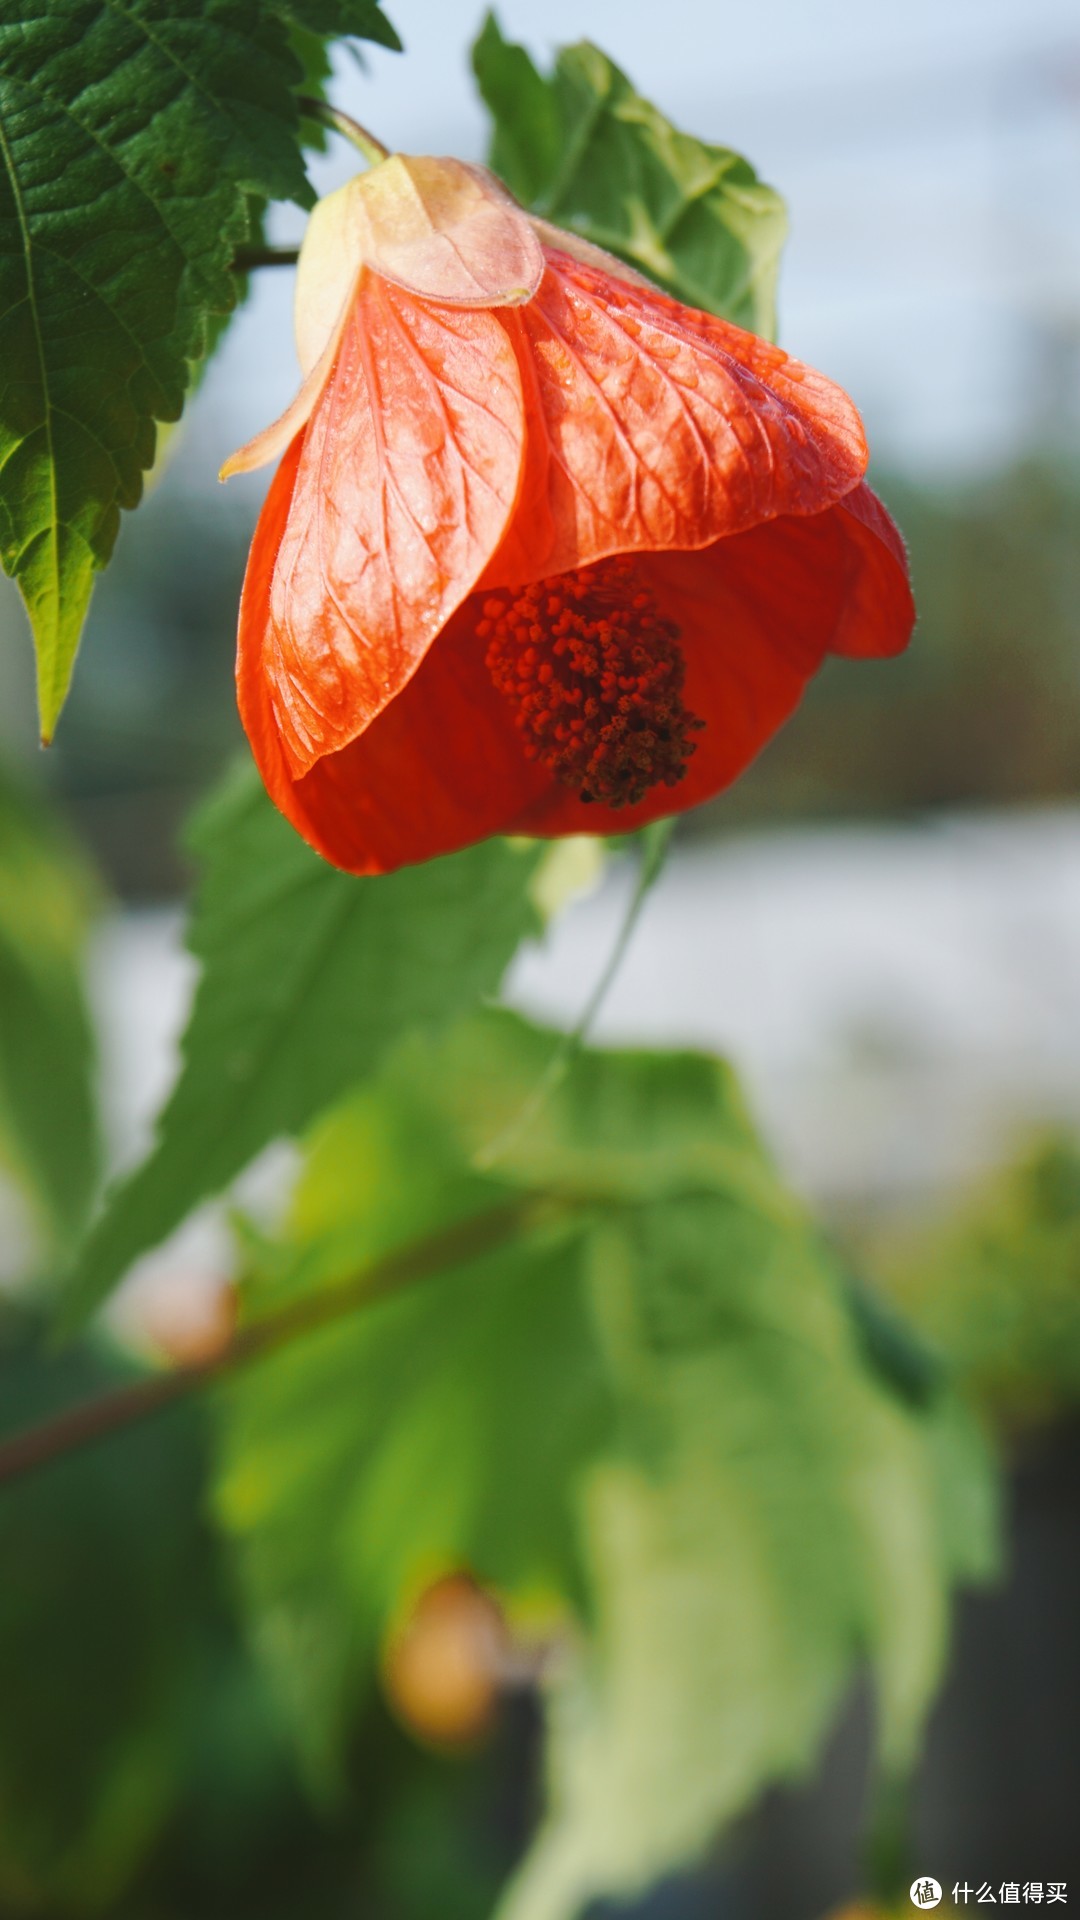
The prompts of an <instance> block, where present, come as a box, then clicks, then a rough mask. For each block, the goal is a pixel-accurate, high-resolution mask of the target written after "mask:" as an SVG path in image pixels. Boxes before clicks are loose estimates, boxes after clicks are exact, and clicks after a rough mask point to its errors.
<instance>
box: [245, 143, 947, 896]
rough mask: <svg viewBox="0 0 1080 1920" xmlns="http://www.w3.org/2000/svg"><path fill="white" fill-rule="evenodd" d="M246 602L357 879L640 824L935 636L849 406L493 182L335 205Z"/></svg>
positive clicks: (323, 222)
mask: <svg viewBox="0 0 1080 1920" xmlns="http://www.w3.org/2000/svg"><path fill="white" fill-rule="evenodd" d="M297 341H298V347H299V352H300V359H301V365H302V367H303V369H304V372H305V375H306V378H305V382H304V385H303V387H302V389H301V392H300V394H299V395H298V397H297V400H296V401H295V402H294V404H293V406H292V407H291V408H290V409H289V411H288V413H286V414H285V415H284V416H283V417H282V419H281V420H280V421H278V422H277V423H276V424H275V425H274V426H273V427H271V428H268V429H267V431H266V433H264V434H262V435H260V436H259V438H258V439H257V440H256V441H253V442H252V443H251V445H250V446H248V447H246V448H243V449H241V451H240V453H238V454H236V455H234V457H233V459H232V460H231V461H230V462H229V463H228V465H227V467H226V468H225V469H224V470H223V472H224V473H225V474H228V473H230V472H237V471H241V470H244V469H246V468H249V467H252V466H256V465H258V464H261V463H262V462H263V461H265V460H268V459H270V458H273V457H274V456H275V455H277V454H279V453H281V452H282V451H284V458H283V459H282V461H281V464H280V466H279V468H278V471H277V475H276V477H275V479H274V483H273V485H272V487H271V489H270V494H269V497H268V499H267V501H266V504H265V506H264V508H263V511H262V515H261V517H260V520H259V524H258V528H257V530H256V533H255V538H254V541H253V543H252V549H251V557H250V560H249V564H248V570H247V578H246V580H245V583H244V592H243V599H242V603H241V609H240V634H239V653H238V662H237V684H238V689H239V701H240V712H241V715H242V718H243V722H244V726H245V728H246V729H247V733H248V737H249V739H250V741H251V745H252V749H253V751H254V754H255V758H256V760H257V761H258V764H259V767H260V770H261V772H262V776H263V779H264V781H265V783H266V786H267V789H268V791H269V793H270V794H271V796H272V798H273V799H274V800H275V801H276V803H277V805H278V806H279V807H280V808H281V810H282V812H283V813H285V814H286V815H287V816H288V818H289V819H290V820H291V821H292V823H293V825H294V826H295V827H297V828H298V829H299V831H300V832H301V833H302V834H303V835H304V836H305V837H306V838H307V839H308V840H309V841H310V842H311V844H312V845H313V846H315V847H317V848H318V849H319V851H320V852H321V853H323V854H324V855H325V856H326V858H327V859H329V860H331V861H333V862H334V863H335V865H337V866H341V867H346V868H349V869H351V870H353V871H354V872H357V873H380V872H387V871H389V870H391V869H393V868H395V867H399V866H402V865H404V864H406V863H408V862H410V861H415V860H425V859H428V858H429V857H430V856H432V855H434V854H441V853H447V852H450V851H451V850H453V849H454V848H457V847H462V846H465V845H468V844H469V843H471V842H473V841H475V840H480V839H483V838H485V837H486V836H487V835H489V834H494V833H521V834H540V835H546V834H566V833H576V832H601V833H606V832H614V831H625V830H627V829H630V828H634V827H640V826H642V825H644V824H645V823H646V822H647V821H649V820H654V819H656V818H657V817H658V816H660V815H663V814H668V813H675V812H681V811H682V810H683V809H685V808H687V807H692V806H695V805H697V803H698V802H699V801H702V800H705V799H707V798H708V797H709V796H710V795H711V794H714V793H716V792H717V791H718V790H719V789H720V788H722V787H725V786H727V784H728V783H729V782H730V781H732V780H733V779H735V777H736V775H737V774H739V773H740V772H741V771H742V769H743V768H744V767H745V766H746V765H747V763H748V762H749V761H750V760H751V759H752V758H753V756H754V755H755V754H756V753H757V752H758V750H759V749H760V748H761V746H762V745H763V744H764V743H765V741H766V740H768V739H769V737H770V736H771V735H772V734H773V733H774V732H775V731H776V729H777V728H778V727H779V726H780V725H781V724H782V723H783V721H784V720H785V719H786V718H787V716H788V715H789V714H790V713H791V712H792V710H793V708H794V707H795V705H796V703H797V702H798V700H799V697H800V695H801V693H802V691H803V688H804V686H805V684H806V682H807V680H808V679H809V678H810V676H811V675H812V674H813V673H814V672H816V670H817V668H818V667H819V666H820V665H821V663H822V660H823V659H824V657H825V655H826V654H827V653H840V654H847V655H854V656H870V655H885V654H892V653H896V652H898V651H899V650H900V649H901V648H902V647H904V646H905V644H906V642H907V640H908V637H909V635H910V631H911V625H912V621H913V618H914V610H913V607H912V601H911V593H910V588H909V585H908V577H907V567H906V564H905V558H904V549H903V545H902V542H901V540H900V537H899V534H898V533H897V531H896V528H895V527H894V525H893V523H892V521H891V520H890V518H889V516H888V514H887V513H886V512H885V509H884V508H883V507H882V506H881V504H880V502H879V501H878V500H877V499H876V497H875V496H874V494H873V493H871V491H870V489H869V488H868V487H867V486H866V485H864V484H863V479H862V476H863V473H864V471H865V467H866V460H867V450H866V443H865V440H864V438H863V432H862V427H861V423H860V421H859V417H858V414H857V413H856V411H855V408H854V406H853V405H852V403H851V401H850V400H849V399H848V398H847V396H846V394H844V393H843V392H842V391H841V390H840V389H839V388H838V387H836V386H834V385H833V384H832V383H831V382H830V381H828V380H826V379H824V378H823V377H822V376H821V375H820V374H818V373H814V372H812V371H811V370H810V369H809V368H808V367H805V366H802V365H801V364H800V363H799V362H798V361H796V360H791V359H789V358H788V356H787V354H785V353H782V352H781V351H780V349H779V348H777V347H774V346H770V345H769V344H768V343H767V342H766V341H764V340H760V339H757V338H756V337H755V336H754V335H752V334H748V333H744V332H742V331H741V329H739V328H737V327H733V326H729V325H728V324H727V323H726V322H725V321H723V320H718V319H715V318H714V317H713V316H712V315H710V314H706V313H700V312H697V311H695V310H693V309H691V308H688V307H684V306H681V305H680V304H679V303H678V302H677V301H675V300H672V299H670V298H669V297H668V296H667V295H666V294H664V293H661V292H659V291H658V290H657V289H656V288H655V287H653V286H652V285H651V284H650V283H648V282H646V281H644V280H642V279H641V278H640V277H639V276H638V275H636V274H634V273H633V272H632V271H631V269H629V268H628V267H625V266H624V265H623V264H622V263H621V262H619V261H616V260H614V259H612V258H610V257H609V256H608V255H607V254H604V253H601V252H600V251H599V250H598V249H597V248H594V247H590V246H587V245H586V244H584V243H583V242H581V241H579V240H578V239H576V238H575V237H574V236H572V235H570V234H567V233H562V232H560V231H558V230H557V229H555V228H552V227H548V226H547V225H546V224H545V223H543V222H541V221H538V220H533V219H531V218H530V217H529V216H528V215H526V214H525V213H524V212H523V211H522V209H521V208H520V207H519V206H518V205H517V203H516V202H515V201H513V200H512V199H511V198H510V197H509V195H508V194H507V193H506V192H505V191H504V189H503V188H502V187H501V186H500V185H499V184H498V182H497V181H495V179H494V178H493V177H492V176H491V175H489V174H487V173H486V172H485V171H484V170H483V169H481V168H473V167H466V166H464V165H462V164H461V163H460V162H457V161H453V160H415V159H414V160H408V159H404V158H403V157H401V156H395V157H394V158H392V159H389V160H386V161H384V162H382V163H381V164H380V165H379V166H377V167H375V168H374V169H373V170H372V171H371V172H370V173H368V174H365V175H362V176H361V177H360V178H359V179H357V180H355V181H352V182H350V184H349V185H348V186H347V187H344V188H342V189H341V190H340V191H339V192H338V193H336V194H333V195H331V196H329V198H328V199H326V200H324V201H322V202H320V204H319V206H318V207H317V208H316V210H315V213H314V214H313V216H312V219H311V223H310V226H309V230H308V236H307V238H306V240H305V243H304V248H303V252H302V255H301V261H300V268H299V274H298V283H297Z"/></svg>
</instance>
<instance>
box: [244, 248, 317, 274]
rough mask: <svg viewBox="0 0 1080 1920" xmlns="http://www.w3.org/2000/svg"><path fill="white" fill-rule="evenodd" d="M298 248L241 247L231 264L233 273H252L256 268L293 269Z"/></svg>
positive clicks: (298, 253) (298, 252)
mask: <svg viewBox="0 0 1080 1920" xmlns="http://www.w3.org/2000/svg"><path fill="white" fill-rule="evenodd" d="M299 258H300V249H299V247H241V248H239V250H238V252H237V254H236V258H235V259H234V261H233V263H232V270H233V272H234V273H252V272H254V270H255V268H256V267H295V265H296V263H297V261H298V260H299Z"/></svg>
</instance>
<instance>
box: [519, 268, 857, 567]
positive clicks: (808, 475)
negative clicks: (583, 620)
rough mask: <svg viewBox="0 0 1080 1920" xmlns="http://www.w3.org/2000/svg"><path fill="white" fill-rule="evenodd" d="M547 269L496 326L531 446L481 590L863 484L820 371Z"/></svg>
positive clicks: (675, 311)
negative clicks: (514, 352)
mask: <svg viewBox="0 0 1080 1920" xmlns="http://www.w3.org/2000/svg"><path fill="white" fill-rule="evenodd" d="M547 261H548V272H547V273H546V275H545V277H544V281H543V283H542V285H541V288H540V291H539V292H538V294H537V296H536V298H535V299H534V300H532V301H530V302H529V304H528V306H527V307H524V308H521V309H520V310H516V311H514V312H504V313H503V314H502V315H501V318H502V321H503V324H504V326H505V327H506V328H507V331H508V332H509V333H510V334H511V337H513V338H514V339H515V341H516V344H517V348H518V359H519V364H520V366H521V373H522V386H523V390H524V394H525V412H526V419H527V421H528V430H529V438H528V447H527V453H526V466H525V476H524V479H523V482H522V488H521V495H520V499H519V502H518V508H517V511H516V513H515V515H514V520H513V522H512V525H511V527H510V529H509V531H508V534H507V537H506V539H505V540H504V542H503V545H502V547H501V548H500V550H499V552H498V553H497V554H496V556H495V559H494V561H493V563H492V566H491V568H490V569H489V572H488V575H487V580H488V581H489V583H490V584H492V585H495V584H498V585H501V586H508V585H516V584H519V583H521V582H523V581H525V580H536V579H542V578H544V577H545V576H546V575H547V574H551V573H561V572H565V571H568V570H569V569H570V568H572V567H577V566H586V565H589V564H590V563H591V562H592V561H594V560H598V559H601V558H602V557H603V556H604V555H605V554H608V553H620V552H632V551H638V550H641V551H646V552H650V551H651V552H659V551H663V550H665V549H668V548H694V547H702V546H707V545H709V544H710V543H711V542H712V541H714V540H718V539H721V538H724V537H726V536H728V535H731V534H735V533H740V532H742V531H744V530H745V529H746V528H748V527H752V526H755V525H757V524H758V523H760V522H761V521H764V520H770V519H773V518H775V517H776V516H777V515H778V514H808V513H818V512H820V511H821V510H822V509H823V508H825V507H828V506H830V505H831V504H832V503H833V502H834V501H835V500H838V499H840V498H841V497H842V496H843V495H844V494H846V493H847V492H849V491H850V490H851V489H852V488H853V487H855V486H856V485H857V484H858V482H859V481H860V480H861V478H862V475H863V472H864V470H865V467H866V459H867V453H866V442H865V439H864V437H863V432H862V425H861V422H860V420H859V416H858V413H857V412H856V410H855V407H854V406H853V405H852V402H851V401H850V400H849V399H848V397H847V395H846V394H845V393H844V392H843V391H842V390H841V389H840V388H839V387H836V386H834V385H833V383H832V382H831V381H829V380H826V379H825V378H824V377H823V376H822V375H821V374H818V373H815V372H813V371H812V370H811V369H810V368H809V367H805V366H803V365H802V364H801V363H800V362H799V361H797V360H792V359H790V358H789V357H788V355H787V354H785V353H783V352H781V350H780V348H779V347H773V346H770V345H769V344H768V342H766V341H764V340H759V339H758V338H757V337H756V336H755V335H754V334H749V333H744V332H743V331H742V329H741V328H739V327H733V326H730V325H729V324H728V323H727V322H726V321H723V320H718V319H715V318H714V317H713V316H712V315H710V314H704V313H698V312H695V311H693V310H692V309H690V308H687V307H682V306H680V305H679V303H678V302H677V301H675V300H672V299H669V298H668V296H667V295H666V294H664V293H661V292H659V291H658V290H654V289H652V288H650V287H648V286H646V285H644V284H642V283H640V282H634V283H631V282H630V281H629V280H624V279H615V278H613V277H612V276H610V275H609V274H607V273H605V272H603V271H601V270H599V269H598V268H596V267H594V266H592V265H590V264H588V263H586V262H585V261H582V260H575V259H571V258H570V257H569V256H568V255H565V254H558V253H555V252H551V251H549V252H548V253H547Z"/></svg>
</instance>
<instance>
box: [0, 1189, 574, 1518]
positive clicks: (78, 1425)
mask: <svg viewBox="0 0 1080 1920" xmlns="http://www.w3.org/2000/svg"><path fill="white" fill-rule="evenodd" d="M552 1197H553V1196H544V1195H531V1196H530V1197H528V1198H527V1199H518V1200H514V1201H511V1202H509V1203H508V1204H507V1205H506V1206H501V1207H491V1208H489V1209H488V1210H487V1211H486V1212H484V1213H480V1214H474V1215H473V1216H472V1217H471V1218H470V1219H467V1220H463V1221H459V1222H458V1224H457V1225H456V1226H452V1227H447V1228H445V1229H444V1230H443V1231H442V1232H441V1233H435V1234H432V1235H431V1236H430V1237H429V1238H428V1239H426V1240H419V1241H415V1242H414V1243H413V1244H412V1245H411V1246H407V1247H402V1248H400V1249H399V1250H398V1251H397V1252H396V1253H391V1254H387V1256H386V1257H385V1259H382V1260H378V1261H376V1262H375V1263H374V1264H373V1265H372V1266H370V1267H367V1268H365V1270H364V1271H363V1272H362V1273H358V1274H355V1275H354V1276H353V1277H352V1278H351V1279H348V1280H345V1281H342V1283H341V1284H340V1285H339V1286H335V1287H329V1288H327V1289H326V1290H325V1291H323V1292H321V1293H315V1294H306V1295H305V1296H304V1298H303V1299H301V1300H293V1301H290V1303H289V1305H288V1306H285V1307H281V1308H279V1310H278V1311H277V1312H276V1313H271V1314H267V1315H266V1316H265V1318H263V1319H261V1320H254V1321H252V1322H251V1324H250V1325H249V1326H246V1327H241V1328H240V1329H239V1331H238V1332H237V1333H234V1334H233V1336H232V1338H231V1339H230V1340H228V1341H227V1342H226V1343H225V1345H224V1346H222V1347H220V1348H219V1349H218V1351H217V1353H214V1354H211V1355H210V1356H209V1357H208V1358H207V1359H205V1360H197V1361H193V1362H191V1363H190V1364H188V1365H186V1366H180V1367H173V1368H171V1369H170V1370H169V1371H168V1372H165V1373H155V1374H150V1375H149V1376H148V1377H147V1378H144V1379H141V1380H132V1381H129V1382H127V1383H125V1385H123V1386H120V1387H114V1388H113V1389H111V1391H109V1392H107V1393H103V1394H99V1395H98V1396H97V1397H96V1398H95V1399H93V1400H84V1401H83V1402H82V1403H81V1404H80V1405H78V1406H74V1407H69V1408H67V1409H66V1410H65V1412H63V1413H60V1414H57V1415H55V1416H54V1417H53V1418H52V1419H50V1420H44V1421H42V1422H41V1423H40V1424H39V1425H37V1426H33V1427H27V1428H25V1429H24V1430H23V1431H22V1432H21V1433H16V1434H13V1435H12V1437H11V1438H10V1439H9V1440H5V1441H3V1442H0V1486H4V1485H6V1484H7V1483H8V1482H10V1481H13V1480H21V1479H23V1478H24V1477H25V1475H27V1474H29V1473H33V1472H34V1471H35V1469H36V1468H38V1467H45V1466H48V1465H49V1464H50V1462H52V1461H54V1460H61V1459H63V1458H64V1457H65V1456H66V1455H68V1454H71V1453H76V1452H78V1451H80V1450H81V1449H82V1448H83V1447H86V1446H92V1445H93V1443H94V1442H95V1441H96V1440H104V1439H105V1438H106V1437H107V1436H108V1435H109V1434H111V1433H117V1432H119V1431H121V1430H122V1429H124V1428H125V1427H130V1426H134V1425H135V1424H136V1423H137V1422H139V1421H141V1420H145V1419H148V1418H149V1417H150V1416H151V1415H152V1414H155V1413H160V1412H162V1411H163V1410H164V1408H166V1407H170V1406H172V1405H173V1403H174V1402H175V1401H177V1400H182V1399H185V1398H186V1397H187V1395H188V1394H191V1393H195V1392H197V1391H198V1390H199V1389H200V1388H201V1387H204V1386H208V1385H209V1384H210V1383H211V1382H212V1381H214V1380H218V1379H220V1378H221V1377H222V1376H223V1375H226V1374H231V1373H234V1372H236V1370H237V1369H238V1368H239V1367H243V1366H247V1365H248V1363H249V1362H250V1361H252V1360H260V1359H262V1358H264V1357H265V1356H266V1355H267V1354H270V1353H274V1352H276V1351H277V1349H278V1348H279V1347H282V1346H284V1345H286V1344H287V1342H289V1341H291V1340H295V1339H298V1338H299V1337H300V1336H302V1335H303V1334H307V1333H316V1332H318V1331H319V1329H320V1328H322V1327H327V1326H332V1325H333V1324H334V1323H335V1322H336V1321H338V1320H344V1319H347V1318H348V1316H349V1315H350V1314H353V1313H356V1312H357V1311H358V1310H359V1309H360V1308H361V1307H367V1306H371V1305H373V1304H374V1303H375V1302H376V1301H378V1300H384V1299H386V1298H387V1296H388V1295H390V1294H394V1293H397V1292H398V1291H399V1290H400V1289H402V1288H404V1287H407V1286H410V1285H411V1284H412V1283H413V1282H414V1281H416V1280H425V1279H428V1278H430V1277H432V1276H434V1275H435V1274H438V1273H441V1272H443V1271H444V1270H445V1269H447V1268H451V1267H456V1266H459V1265H461V1264H462V1263H463V1262H465V1261H467V1260H475V1259H477V1258H479V1256H480V1255H481V1254H484V1253H488V1252H490V1251H491V1250H492V1249H493V1248H495V1247H498V1246H502V1245H504V1244H505V1243H506V1242H507V1241H509V1240H511V1239H513V1238H514V1236H515V1235H516V1234H518V1233H520V1232H522V1231H523V1230H524V1229H526V1228H528V1227H530V1226H533V1225H534V1224H537V1223H538V1222H539V1221H540V1220H541V1219H542V1218H543V1217H545V1214H546V1212H547V1210H548V1209H549V1207H550V1202H551V1198H552ZM564 1204H565V1203H564Z"/></svg>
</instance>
